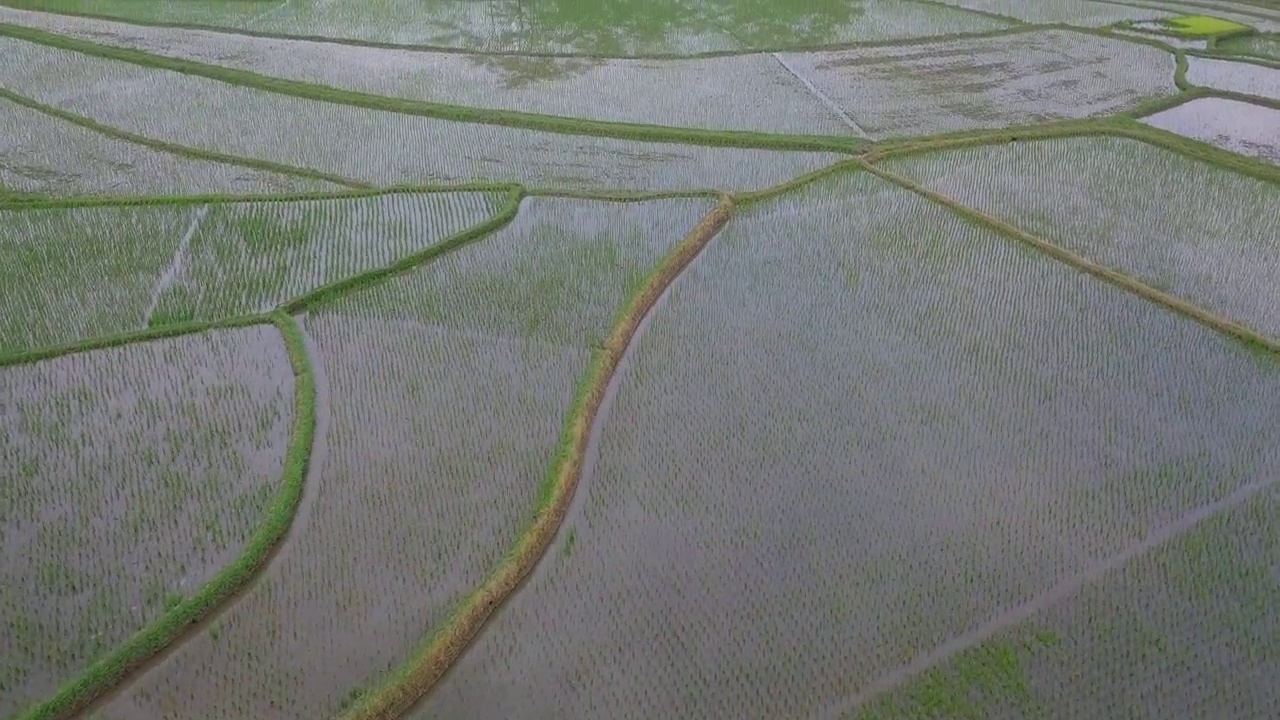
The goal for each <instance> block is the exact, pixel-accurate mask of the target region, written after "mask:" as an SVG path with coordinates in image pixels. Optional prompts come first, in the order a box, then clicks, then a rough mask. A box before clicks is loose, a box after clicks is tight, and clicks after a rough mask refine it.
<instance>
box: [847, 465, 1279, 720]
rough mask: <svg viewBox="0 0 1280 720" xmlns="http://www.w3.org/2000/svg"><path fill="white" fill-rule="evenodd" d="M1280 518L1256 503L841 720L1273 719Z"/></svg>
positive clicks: (1273, 505) (1267, 501) (1269, 497)
mask: <svg viewBox="0 0 1280 720" xmlns="http://www.w3.org/2000/svg"><path fill="white" fill-rule="evenodd" d="M1278 512H1280V494H1277V493H1276V492H1275V490H1274V489H1273V490H1271V491H1269V492H1264V493H1261V494H1259V495H1257V496H1254V497H1252V498H1251V499H1249V500H1248V501H1247V502H1246V503H1245V504H1243V505H1241V506H1239V507H1234V508H1231V509H1229V510H1226V511H1224V512H1221V513H1220V514H1218V515H1215V516H1213V517H1211V518H1210V519H1208V520H1207V521H1204V522H1202V523H1201V524H1200V525H1198V526H1197V527H1195V528H1194V529H1192V530H1191V531H1190V532H1188V533H1186V534H1185V535H1182V536H1180V537H1177V538H1175V539H1173V540H1171V541H1169V542H1168V543H1167V544H1165V545H1163V546H1161V547H1159V548H1157V549H1155V550H1153V551H1152V552H1150V553H1147V554H1144V555H1141V556H1139V557H1137V558H1134V559H1133V560H1132V561H1130V562H1129V563H1127V564H1126V565H1125V566H1124V567H1122V568H1120V569H1118V570H1116V571H1113V572H1112V573H1109V574H1107V575H1106V576H1104V577H1102V578H1100V579H1099V580H1097V581H1096V582H1093V583H1090V584H1088V585H1086V586H1084V587H1083V588H1081V590H1080V591H1079V592H1078V593H1075V594H1073V595H1072V596H1070V597H1068V598H1065V599H1063V600H1062V601H1061V602H1058V603H1055V604H1053V605H1052V606H1050V607H1048V608H1046V609H1044V610H1042V611H1040V612H1038V613H1036V614H1035V615H1034V616H1033V617H1031V618H1030V619H1028V620H1027V621H1025V622H1023V623H1020V624H1019V625H1018V626H1016V627H1014V628H1012V629H1010V630H1008V631H1006V632H1003V633H1000V634H999V635H998V636H996V637H993V638H991V639H989V640H986V641H984V642H982V643H980V644H978V645H975V646H972V647H969V648H966V649H964V650H963V651H962V652H960V653H959V654H958V655H956V656H955V657H954V658H953V659H951V660H949V661H947V662H945V663H942V664H939V665H937V666H935V667H932V668H930V669H928V670H927V671H926V672H925V673H923V674H921V675H919V676H916V677H913V678H911V679H909V680H908V681H906V682H904V683H903V684H901V685H900V686H897V687H895V688H893V689H891V690H890V691H889V692H886V693H883V694H881V695H879V696H877V697H874V698H871V699H870V700H869V701H868V702H865V703H862V704H861V705H860V706H859V707H856V708H851V709H849V710H847V711H846V712H844V713H842V714H840V717H841V718H845V719H847V720H877V719H880V718H912V719H914V720H926V719H928V718H937V719H941V718H944V717H945V718H954V717H984V718H1005V717H1026V716H1028V715H1031V714H1032V713H1038V714H1040V715H1042V716H1043V715H1052V716H1061V717H1083V716H1090V717H1094V716H1106V717H1132V718H1153V719H1154V718H1161V717H1170V716H1174V715H1176V716H1178V717H1186V718H1195V719H1197V720H1199V719H1203V720H1210V719H1212V718H1221V717H1236V718H1264V717H1269V716H1270V714H1271V712H1272V708H1274V707H1275V706H1276V703H1277V702H1280V696H1277V689H1276V686H1275V683H1274V682H1272V680H1273V679H1274V677H1275V671H1276V670H1275V669H1276V668H1277V667H1278V666H1280V643H1278V642H1277V641H1276V638H1277V637H1280V627H1277V624H1276V623H1277V619H1276V615H1275V613H1274V612H1273V608H1274V607H1275V604H1276V602H1277V601H1280V582H1277V580H1276V567H1275V561H1274V558H1275V557H1276V554H1277V552H1280V536H1278V535H1277V533H1276V519H1277V513H1278Z"/></svg>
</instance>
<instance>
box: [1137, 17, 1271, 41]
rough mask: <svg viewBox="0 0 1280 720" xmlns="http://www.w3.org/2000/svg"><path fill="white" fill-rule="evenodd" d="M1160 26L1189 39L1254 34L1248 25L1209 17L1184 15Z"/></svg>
mask: <svg viewBox="0 0 1280 720" xmlns="http://www.w3.org/2000/svg"><path fill="white" fill-rule="evenodd" d="M1160 24H1161V25H1163V26H1164V27H1165V28H1167V29H1169V30H1170V31H1172V32H1173V33H1174V34H1175V35H1180V36H1182V37H1189V38H1207V37H1216V36H1220V35H1241V34H1246V33H1250V32H1253V28H1251V27H1249V26H1248V25H1242V24H1240V23H1238V22H1233V21H1231V20H1223V19H1222V18H1216V17H1210V16H1208V15H1182V16H1180V17H1173V18H1166V19H1164V20H1161V21H1160Z"/></svg>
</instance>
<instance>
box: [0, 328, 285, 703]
mask: <svg viewBox="0 0 1280 720" xmlns="http://www.w3.org/2000/svg"><path fill="white" fill-rule="evenodd" d="M292 414H293V377H292V375H291V373H290V371H289V363H288V360H287V359H286V357H285V354H284V348H283V345H282V344H281V342H280V339H279V336H278V334H277V333H276V332H275V330H274V329H272V328H270V327H254V328H249V329H245V330H238V331H228V332H218V333H211V334H207V335H198V336H187V337H184V338H179V339H173V340H160V341H156V342H151V343H145V344H136V345H129V346H126V347H120V348H115V349H110V350H99V351H94V352H88V353H81V354H76V355H67V356H63V357H60V358H55V359H52V360H47V361H45V362H41V363H38V364H31V365H21V366H15V367H5V368H0V489H2V492H0V547H2V548H3V550H0V553H3V554H2V555H0V557H3V558H4V561H3V562H0V627H2V628H4V637H5V641H4V642H3V643H0V688H4V692H3V693H0V715H3V716H4V717H8V716H9V715H10V714H12V713H14V712H15V711H17V710H18V709H20V708H21V707H22V706H24V705H26V704H28V703H30V702H32V701H35V700H39V699H42V698H43V697H45V696H47V695H49V694H51V693H52V691H53V690H54V689H55V688H56V687H57V686H59V685H60V684H62V683H64V682H67V681H69V680H72V679H74V678H75V677H76V676H77V675H78V674H79V673H80V672H82V671H83V670H84V669H85V668H86V667H87V666H88V665H89V664H90V663H91V662H93V661H94V660H96V659H98V658H99V657H101V656H102V655H104V654H105V653H108V652H110V651H112V650H114V649H115V648H116V646H118V645H119V644H121V643H122V642H123V641H124V640H126V639H127V638H129V637H130V636H131V635H133V634H134V633H136V632H138V631H140V630H142V629H143V628H144V627H145V626H147V625H148V624H150V623H152V622H153V621H155V620H156V619H157V618H158V617H159V616H160V615H162V614H163V613H164V612H165V611H166V609H167V608H169V607H172V606H173V605H174V604H176V603H177V602H179V601H181V600H182V599H183V598H184V597H185V596H187V595H189V594H191V593H193V592H194V591H195V590H197V589H198V588H200V587H201V585H203V584H204V583H205V581H207V580H209V579H210V578H211V576H212V575H213V574H214V573H215V572H216V571H217V570H218V569H219V568H220V567H221V566H223V565H225V564H226V563H227V562H229V561H230V560H232V559H233V558H235V557H236V555H237V554H239V552H240V550H241V549H242V547H243V546H244V544H245V542H246V541H247V539H248V537H249V535H250V533H252V532H253V530H254V529H255V528H256V527H257V526H258V525H259V524H260V523H261V521H262V520H263V517H264V510H265V509H266V506H267V503H268V500H269V499H270V497H271V495H272V494H273V493H274V492H275V490H276V489H277V486H278V485H279V483H280V478H281V471H282V467H283V458H284V451H285V446H286V444H287V442H288V437H289V435H288V430H289V426H290V422H291V418H292Z"/></svg>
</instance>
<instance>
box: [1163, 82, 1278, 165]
mask: <svg viewBox="0 0 1280 720" xmlns="http://www.w3.org/2000/svg"><path fill="white" fill-rule="evenodd" d="M1142 122H1144V123H1146V124H1148V125H1151V126H1153V127H1158V128H1160V129H1162V130H1168V131H1170V132H1175V133H1178V134H1179V135H1183V136H1185V137H1189V138H1194V139H1196V140H1203V141H1204V142H1207V143H1209V144H1211V145H1217V146H1218V147H1220V148H1222V149H1224V150H1230V151H1231V152H1237V153H1240V154H1242V155H1252V156H1253V157H1257V158H1262V159H1263V160H1269V161H1271V162H1273V163H1276V164H1280V110H1276V109H1274V108H1269V107H1265V106H1262V105H1253V104H1250V103H1244V102H1239V101H1236V100H1225V99H1222V98H1201V99H1199V100H1192V101H1191V102H1189V103H1185V104H1183V105H1179V106H1178V107H1175V108H1172V109H1169V110H1165V111H1164V112H1160V113H1157V114H1155V115H1151V116H1150V117H1145V118H1143V119H1142Z"/></svg>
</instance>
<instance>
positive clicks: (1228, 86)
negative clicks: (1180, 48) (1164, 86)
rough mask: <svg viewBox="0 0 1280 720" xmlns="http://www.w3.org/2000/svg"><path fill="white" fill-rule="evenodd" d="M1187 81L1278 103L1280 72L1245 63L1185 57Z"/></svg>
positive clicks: (1279, 96)
mask: <svg viewBox="0 0 1280 720" xmlns="http://www.w3.org/2000/svg"><path fill="white" fill-rule="evenodd" d="M1187 82H1189V83H1191V84H1192V85H1201V86H1204V87H1208V88H1215V89H1218V90H1230V91H1232V92H1238V93H1245V94H1246V95H1257V96H1258V97H1264V98H1271V99H1272V100H1280V69H1275V68H1267V67H1262V66H1261V65H1253V64H1251V63H1245V62H1232V61H1230V60H1213V59H1211V58H1201V57H1189V58H1187Z"/></svg>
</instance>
